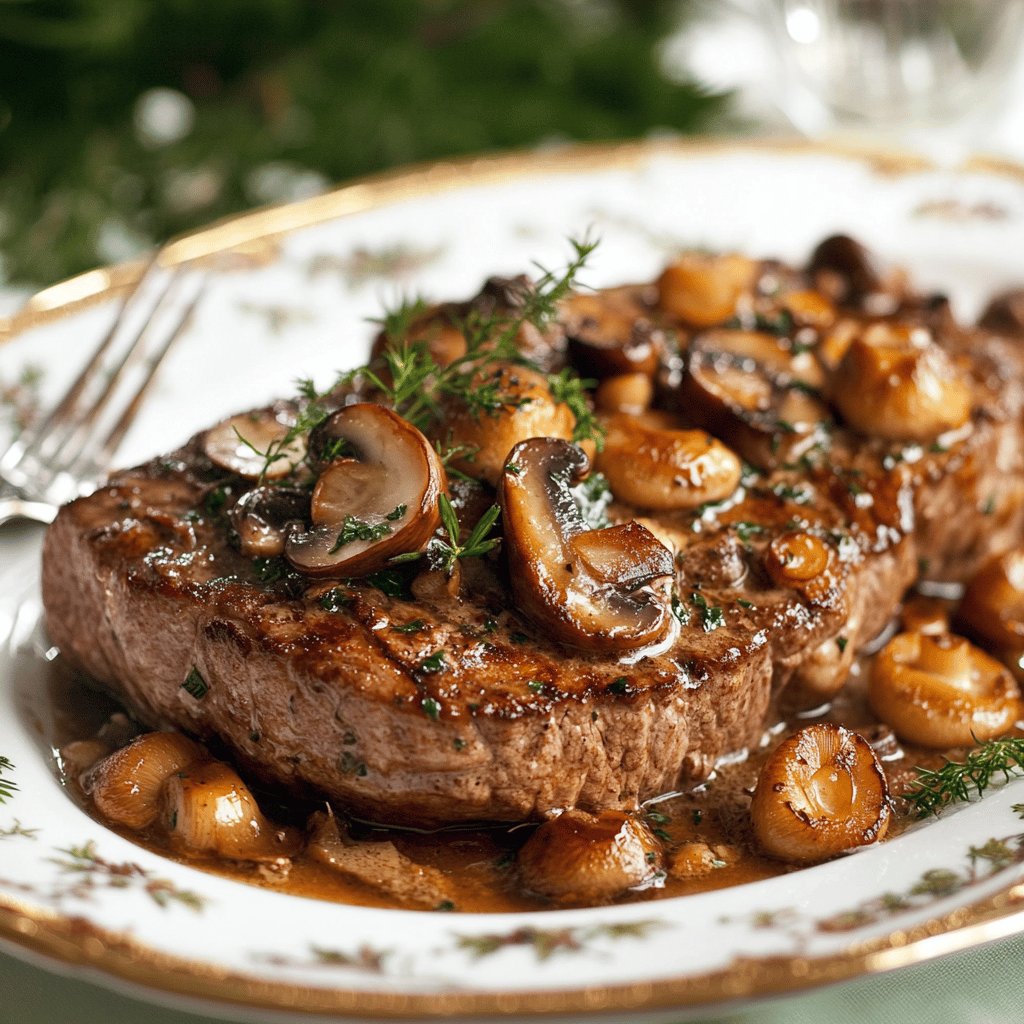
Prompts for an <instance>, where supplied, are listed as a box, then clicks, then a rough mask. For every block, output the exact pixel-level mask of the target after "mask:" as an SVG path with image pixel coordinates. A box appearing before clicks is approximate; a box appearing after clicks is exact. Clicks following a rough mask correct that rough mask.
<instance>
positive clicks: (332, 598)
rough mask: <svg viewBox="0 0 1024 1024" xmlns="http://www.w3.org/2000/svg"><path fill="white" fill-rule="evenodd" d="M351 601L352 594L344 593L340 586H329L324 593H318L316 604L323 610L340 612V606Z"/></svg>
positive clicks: (344, 605) (342, 606)
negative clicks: (318, 597) (318, 598)
mask: <svg viewBox="0 0 1024 1024" xmlns="http://www.w3.org/2000/svg"><path fill="white" fill-rule="evenodd" d="M351 603H352V595H351V594H349V593H346V591H344V590H342V589H341V587H331V589H330V590H328V591H327V593H326V594H321V595H320V600H319V601H317V604H318V605H320V607H321V608H323V610H324V611H325V612H340V611H341V609H342V608H344V607H346V606H347V605H350V604H351Z"/></svg>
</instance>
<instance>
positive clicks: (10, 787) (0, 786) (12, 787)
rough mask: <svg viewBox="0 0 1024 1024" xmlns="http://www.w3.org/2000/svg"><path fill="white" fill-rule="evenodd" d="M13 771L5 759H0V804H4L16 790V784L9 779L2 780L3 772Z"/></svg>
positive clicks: (10, 764)
mask: <svg viewBox="0 0 1024 1024" xmlns="http://www.w3.org/2000/svg"><path fill="white" fill-rule="evenodd" d="M12 771H14V765H13V764H12V763H11V762H10V761H8V760H7V758H6V757H0V804H2V803H6V802H7V801H8V800H9V799H10V798H11V797H12V796H14V793H15V791H16V790H17V788H18V784H17V783H16V782H15V781H14V780H13V779H10V778H6V779H5V778H4V772H12Z"/></svg>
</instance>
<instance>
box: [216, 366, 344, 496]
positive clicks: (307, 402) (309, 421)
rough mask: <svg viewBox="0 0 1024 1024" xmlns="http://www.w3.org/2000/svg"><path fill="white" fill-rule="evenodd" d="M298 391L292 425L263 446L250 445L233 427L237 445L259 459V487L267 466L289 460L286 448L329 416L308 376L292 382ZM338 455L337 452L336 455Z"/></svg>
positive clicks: (321, 398) (265, 475) (264, 476)
mask: <svg viewBox="0 0 1024 1024" xmlns="http://www.w3.org/2000/svg"><path fill="white" fill-rule="evenodd" d="M295 386H296V389H297V391H298V392H299V402H298V406H299V408H298V413H297V414H296V416H295V422H294V423H293V424H292V425H291V426H290V427H289V428H288V429H287V430H286V431H285V432H284V434H282V435H281V436H280V437H278V438H275V439H274V440H273V441H271V442H270V444H268V445H267V447H266V448H265V449H264V448H260V447H258V446H257V445H255V444H253V443H252V441H250V440H249V439H248V438H247V437H245V435H244V434H242V433H241V431H239V429H238V428H237V427H235V436H236V437H237V438H238V441H239V443H240V444H242V445H244V446H245V447H246V448H248V449H249V450H250V451H251V452H252V453H253V454H254V455H256V456H257V457H258V458H261V459H263V468H262V469H261V470H260V475H259V479H258V481H257V483H258V484H259V485H260V486H262V485H263V484H264V483H266V479H267V473H268V472H269V471H270V467H271V466H273V465H274V464H275V463H277V462H280V461H281V460H282V459H287V458H290V454H289V449H290V448H291V447H292V445H294V444H295V442H296V441H298V440H299V438H305V437H307V436H308V435H309V433H310V432H311V431H312V430H313V429H314V428H315V427H318V426H319V425H320V424H321V423H323V421H324V420H325V419H326V418H327V416H328V415H329V411H330V410H329V409H328V408H327V407H326V406H325V405H324V404H323V398H324V396H323V395H321V394H320V392H319V391H317V389H316V384H314V383H313V381H312V380H310V379H309V378H308V377H302V378H299V379H298V380H297V381H296V382H295ZM338 454H340V452H339V453H338Z"/></svg>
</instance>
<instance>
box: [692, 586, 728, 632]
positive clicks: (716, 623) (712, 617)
mask: <svg viewBox="0 0 1024 1024" xmlns="http://www.w3.org/2000/svg"><path fill="white" fill-rule="evenodd" d="M690 601H691V602H692V603H693V604H694V605H696V606H697V607H698V608H699V609H700V615H701V623H702V625H703V626H704V632H705V633H713V632H714V631H715V630H716V629H718V628H719V627H720V626H724V625H725V613H724V612H723V611H722V609H721V608H719V607H718V605H709V604H708V601H707V598H706V597H705V596H704V595H703V594H702V593H701V592H700V591H699V590H695V591H694V592H693V593H692V594H691V595H690Z"/></svg>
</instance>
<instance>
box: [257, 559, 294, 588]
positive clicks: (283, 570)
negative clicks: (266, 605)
mask: <svg viewBox="0 0 1024 1024" xmlns="http://www.w3.org/2000/svg"><path fill="white" fill-rule="evenodd" d="M252 571H253V572H254V573H256V578H257V579H258V580H259V581H260V583H276V582H277V581H278V580H282V579H284V578H285V576H287V575H288V571H289V570H288V563H287V562H286V561H285V560H284V559H283V558H254V559H253V560H252Z"/></svg>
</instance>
